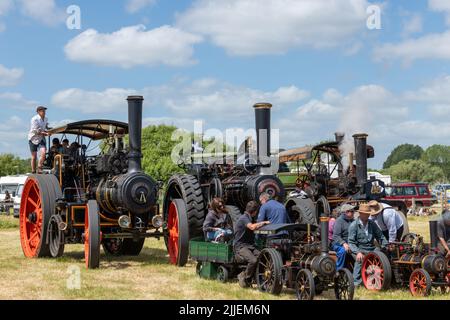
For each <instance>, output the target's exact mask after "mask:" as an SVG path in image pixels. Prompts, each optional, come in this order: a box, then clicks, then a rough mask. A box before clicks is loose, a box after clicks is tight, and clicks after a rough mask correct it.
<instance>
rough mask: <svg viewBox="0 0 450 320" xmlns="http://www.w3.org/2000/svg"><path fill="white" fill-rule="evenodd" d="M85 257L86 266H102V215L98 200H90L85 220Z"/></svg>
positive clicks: (93, 267) (94, 267)
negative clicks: (99, 211)
mask: <svg viewBox="0 0 450 320" xmlns="http://www.w3.org/2000/svg"><path fill="white" fill-rule="evenodd" d="M84 258H85V262H86V267H87V268H89V269H96V268H98V267H99V266H100V216H99V215H98V205H97V201H95V200H89V201H88V203H87V207H86V213H85V220H84Z"/></svg>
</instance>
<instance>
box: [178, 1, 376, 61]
mask: <svg viewBox="0 0 450 320" xmlns="http://www.w3.org/2000/svg"><path fill="white" fill-rule="evenodd" d="M369 5H370V3H368V2H367V1H366V0H352V1H348V0H304V1H298V0H265V1H264V2H263V3H262V1H261V0H228V1H222V0H197V1H195V2H194V4H193V5H192V6H191V7H190V8H189V9H188V10H187V11H185V12H183V13H181V14H179V15H178V16H177V25H178V26H180V27H181V28H183V29H186V30H189V31H192V32H197V33H200V34H202V35H205V36H207V37H208V38H209V39H210V40H211V41H212V42H213V43H214V44H215V45H217V46H219V47H222V48H225V49H226V51H227V52H228V53H229V54H231V55H261V54H282V53H285V52H287V51H288V50H290V49H292V48H302V47H312V48H329V47H341V46H342V47H343V46H345V45H347V44H348V43H349V42H350V43H351V42H353V40H354V39H355V38H357V37H358V36H359V35H360V34H361V33H364V31H365V30H366V29H365V28H366V19H367V15H366V9H367V7H368V6H369Z"/></svg>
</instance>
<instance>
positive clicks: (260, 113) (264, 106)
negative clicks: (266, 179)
mask: <svg viewBox="0 0 450 320" xmlns="http://www.w3.org/2000/svg"><path fill="white" fill-rule="evenodd" d="M253 108H254V109H255V124H256V139H257V140H256V141H257V148H256V149H257V159H258V165H259V166H263V167H270V109H271V108H272V105H271V104H270V103H257V104H255V105H254V106H253ZM258 171H259V172H261V168H259V169H258Z"/></svg>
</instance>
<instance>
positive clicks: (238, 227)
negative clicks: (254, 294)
mask: <svg viewBox="0 0 450 320" xmlns="http://www.w3.org/2000/svg"><path fill="white" fill-rule="evenodd" d="M257 214H258V203H257V202H256V201H250V202H249V203H247V206H246V208H245V212H244V214H243V215H241V216H240V217H239V219H238V221H237V222H236V224H235V226H234V241H233V249H234V254H235V255H236V257H237V258H238V259H241V260H243V261H245V262H246V263H247V268H246V269H245V270H244V271H243V272H241V273H240V274H239V275H238V279H239V285H240V286H241V287H244V288H245V287H248V286H249V285H250V284H251V282H252V279H253V276H254V274H255V270H256V264H257V261H258V255H259V250H258V249H256V247H255V233H254V231H255V230H257V229H259V228H261V227H263V226H265V225H266V224H270V222H269V221H261V222H257V223H253V221H254V219H255V217H256V216H257Z"/></svg>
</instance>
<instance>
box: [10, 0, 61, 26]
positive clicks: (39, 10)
mask: <svg viewBox="0 0 450 320" xmlns="http://www.w3.org/2000/svg"><path fill="white" fill-rule="evenodd" d="M17 1H18V3H19V5H20V10H21V12H22V14H23V15H25V16H27V17H30V18H32V19H34V20H37V21H39V22H41V23H43V24H46V25H49V26H54V25H57V24H59V23H61V22H63V21H64V20H65V18H66V14H65V12H64V10H63V9H62V8H59V7H58V6H57V5H56V3H55V0H17Z"/></svg>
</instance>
